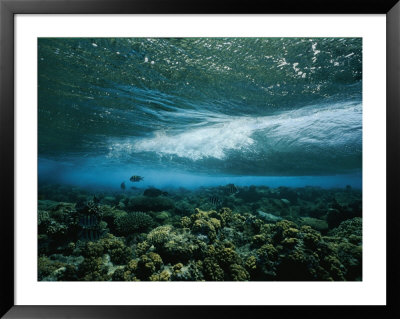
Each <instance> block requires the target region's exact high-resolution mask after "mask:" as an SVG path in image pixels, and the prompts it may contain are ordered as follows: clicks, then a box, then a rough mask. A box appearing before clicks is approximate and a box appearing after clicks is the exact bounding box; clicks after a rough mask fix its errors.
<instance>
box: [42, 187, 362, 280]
mask: <svg viewBox="0 0 400 319" xmlns="http://www.w3.org/2000/svg"><path fill="white" fill-rule="evenodd" d="M231 188H232V189H233V190H234V188H233V187H231ZM227 189H228V188H227V187H226V186H220V187H215V188H212V189H211V188H200V189H199V190H196V191H191V190H187V189H178V190H175V191H173V190H168V197H166V194H165V192H164V190H158V189H154V188H149V189H147V190H146V191H145V194H144V195H140V194H142V193H143V189H137V190H135V189H134V190H129V192H128V191H127V190H124V192H123V193H122V192H121V193H110V194H107V193H103V194H98V195H97V194H96V196H93V195H92V194H90V193H88V192H86V193H85V192H80V191H79V190H78V189H77V188H73V189H70V190H68V188H67V187H65V186H60V187H55V188H54V189H52V188H44V190H43V189H40V194H41V195H40V196H41V198H43V199H41V200H39V201H38V252H39V258H38V280H41V281H57V280H58V281H109V280H112V281H203V280H205V281H265V280H271V281H273V280H274V281H345V280H347V281H355V280H361V279H362V217H361V215H362V214H361V208H362V205H361V193H360V192H359V191H357V190H355V189H352V188H345V189H331V190H325V189H322V188H318V187H302V188H288V187H279V188H269V187H263V186H249V187H236V191H234V192H233V194H231V193H230V192H227ZM59 192H63V194H59ZM46 194H50V195H51V196H49V197H46ZM132 194H134V195H132ZM211 196H216V197H221V198H222V199H221V202H222V203H223V205H225V206H223V207H218V208H217V209H216V208H215V206H213V205H211V204H210V202H209V201H208V199H209V198H210V197H211ZM60 199H62V200H65V201H71V202H65V201H63V202H60V201H59V200H60ZM227 205H228V206H229V207H228V206H227ZM260 212H261V213H260Z"/></svg>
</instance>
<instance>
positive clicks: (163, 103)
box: [37, 38, 362, 281]
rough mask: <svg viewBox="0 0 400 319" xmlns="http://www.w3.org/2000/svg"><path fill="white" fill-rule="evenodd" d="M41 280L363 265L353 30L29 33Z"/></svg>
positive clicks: (325, 274)
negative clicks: (321, 34) (33, 38)
mask: <svg viewBox="0 0 400 319" xmlns="http://www.w3.org/2000/svg"><path fill="white" fill-rule="evenodd" d="M37 214H38V216H37V221H38V228H37V230H38V280H39V281H361V280H362V39H361V38H39V39H38V211H37Z"/></svg>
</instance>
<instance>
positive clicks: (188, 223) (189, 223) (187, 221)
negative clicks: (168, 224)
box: [181, 216, 192, 228]
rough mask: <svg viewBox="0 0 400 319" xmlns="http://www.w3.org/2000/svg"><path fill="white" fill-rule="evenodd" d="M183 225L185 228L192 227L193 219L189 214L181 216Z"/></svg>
mask: <svg viewBox="0 0 400 319" xmlns="http://www.w3.org/2000/svg"><path fill="white" fill-rule="evenodd" d="M181 226H182V227H183V228H190V227H191V226H192V220H191V219H190V217H188V216H183V217H182V218H181Z"/></svg>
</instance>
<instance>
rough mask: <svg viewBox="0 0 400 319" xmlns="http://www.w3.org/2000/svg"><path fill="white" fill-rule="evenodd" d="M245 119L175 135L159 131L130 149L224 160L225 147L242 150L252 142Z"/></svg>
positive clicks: (250, 132) (197, 158)
mask: <svg viewBox="0 0 400 319" xmlns="http://www.w3.org/2000/svg"><path fill="white" fill-rule="evenodd" d="M247 122H248V120H247V119H243V118H239V119H234V120H232V121H229V122H228V121H226V122H224V123H218V124H213V125H211V126H207V127H201V128H195V129H191V130H188V131H185V132H181V133H178V134H167V133H166V132H163V131H158V132H156V133H155V136H154V137H152V138H146V139H142V140H139V141H136V142H135V143H134V144H133V149H134V150H136V151H140V152H156V153H158V154H162V155H176V156H179V157H186V158H189V159H191V160H199V159H203V158H207V157H212V158H216V159H224V158H225V156H226V151H227V150H242V149H243V148H247V147H249V146H250V145H252V144H253V143H254V140H253V139H252V138H251V137H250V135H251V134H252V132H253V129H252V127H251V126H249V125H248V124H247Z"/></svg>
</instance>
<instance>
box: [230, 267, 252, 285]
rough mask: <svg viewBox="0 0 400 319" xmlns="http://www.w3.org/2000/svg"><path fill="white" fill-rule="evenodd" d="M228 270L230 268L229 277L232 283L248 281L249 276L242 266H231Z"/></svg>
mask: <svg viewBox="0 0 400 319" xmlns="http://www.w3.org/2000/svg"><path fill="white" fill-rule="evenodd" d="M229 268H230V275H231V277H232V280H233V281H247V280H250V275H249V273H248V272H247V270H246V269H245V268H244V267H243V266H241V265H238V264H233V265H231V266H230V267H229Z"/></svg>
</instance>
